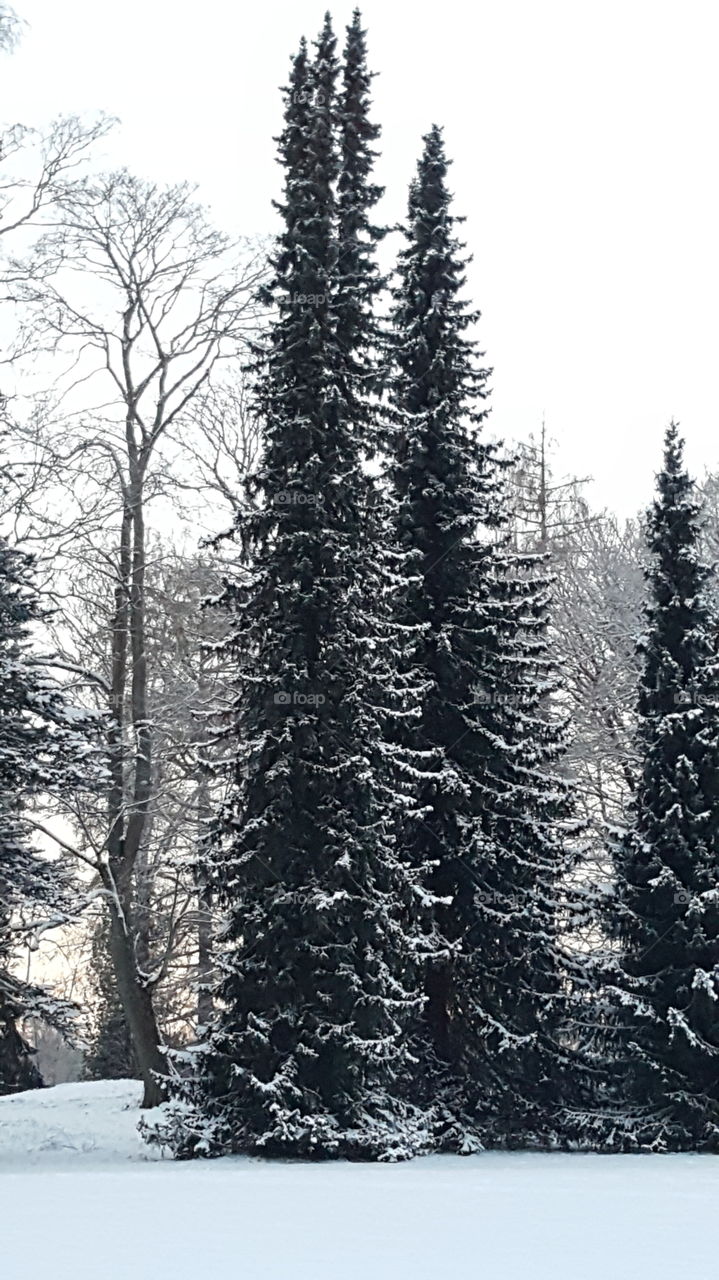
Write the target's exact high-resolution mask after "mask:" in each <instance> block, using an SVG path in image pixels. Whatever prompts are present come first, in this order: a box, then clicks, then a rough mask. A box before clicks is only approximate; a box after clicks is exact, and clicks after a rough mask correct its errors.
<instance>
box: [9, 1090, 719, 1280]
mask: <svg viewBox="0 0 719 1280" xmlns="http://www.w3.org/2000/svg"><path fill="white" fill-rule="evenodd" d="M137 1101H138V1090H137V1086H136V1085H134V1084H126V1083H124V1082H120V1083H106V1084H82V1085H62V1086H59V1087H58V1088H55V1089H47V1090H44V1091H42V1092H39V1093H26V1094H19V1095H17V1096H16V1097H13V1098H4V1099H2V1100H0V1174H5V1175H9V1176H6V1177H5V1178H4V1179H2V1181H1V1182H0V1205H2V1249H1V1250H0V1255H1V1257H2V1262H1V1263H0V1268H1V1274H2V1278H3V1280H26V1277H27V1276H32V1275H42V1276H47V1277H49V1278H50V1280H204V1278H205V1277H207V1280H214V1278H215V1277H218V1278H219V1280H330V1278H331V1280H390V1277H391V1280H405V1278H406V1280H454V1278H455V1277H456V1278H457V1280H460V1278H461V1280H464V1277H472V1278H473V1277H477V1278H478V1280H479V1278H484V1277H487V1280H520V1277H521V1280H550V1277H551V1280H630V1278H631V1280H670V1277H671V1280H678V1278H679V1280H681V1277H685V1276H686V1277H690V1278H691V1280H716V1278H717V1276H719V1228H718V1227H717V1204H718V1203H719V1161H717V1160H716V1159H715V1158H713V1157H711V1156H585V1155H577V1156H571V1155H551V1156H544V1155H494V1154H492V1155H480V1156H472V1157H469V1158H467V1159H461V1158H459V1157H458V1158H456V1159H455V1158H451V1157H437V1158H432V1159H426V1160H415V1161H414V1162H412V1163H410V1164H405V1165H393V1166H388V1165H348V1164H332V1165H306V1164H269V1163H264V1162H262V1161H256V1160H243V1159H227V1160H216V1161H210V1162H202V1163H200V1162H193V1163H191V1164H174V1163H172V1162H171V1161H163V1160H160V1159H159V1158H158V1157H157V1155H156V1153H154V1152H147V1151H146V1150H144V1149H143V1148H142V1146H141V1144H140V1142H139V1139H138V1138H137V1135H136V1132H135V1125H136V1122H137V1115H138V1113H137V1110H136V1107H137Z"/></svg>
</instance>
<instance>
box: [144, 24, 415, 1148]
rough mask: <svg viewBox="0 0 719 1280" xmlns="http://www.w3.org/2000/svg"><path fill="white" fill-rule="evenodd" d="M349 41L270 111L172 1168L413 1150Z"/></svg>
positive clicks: (354, 75)
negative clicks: (248, 511) (256, 295)
mask: <svg viewBox="0 0 719 1280" xmlns="http://www.w3.org/2000/svg"><path fill="white" fill-rule="evenodd" d="M361 39H362V37H361V30H360V27H359V19H358V17H357V18H355V20H354V24H353V28H352V30H351V33H350V43H351V48H352V50H353V61H352V65H351V67H350V64H349V63H348V68H347V80H346V82H345V92H344V95H343V96H342V97H341V98H340V99H339V101H338V95H337V91H336V78H337V72H338V64H337V58H336V55H335V39H334V36H333V33H332V29H331V25H330V21H329V18H328V19H327V20H326V22H325V26H324V29H323V32H322V35H321V37H320V40H319V42H318V45H317V52H316V57H315V58H314V60H312V61H310V59H309V57H308V51H307V48H306V46H305V45H304V44H303V45H302V47H301V49H300V52H299V54H298V56H297V57H296V58H295V60H294V62H293V67H292V75H291V80H290V85H289V89H288V91H287V94H286V114H285V127H284V131H283V133H282V136H281V140H280V156H281V160H282V163H283V165H284V168H285V194H284V201H283V204H282V205H281V206H280V210H281V214H282V217H283V221H284V230H283V232H282V235H281V237H280V240H279V244H278V247H277V251H276V253H275V255H274V259H273V264H272V266H273V278H272V282H271V285H270V287H269V290H268V299H267V300H268V301H269V302H271V303H272V305H273V307H274V308H275V315H276V318H275V320H274V322H273V323H272V326H271V329H270V332H269V335H268V338H267V341H266V343H265V345H264V346H263V347H262V348H261V350H260V351H259V352H258V355H257V368H256V379H257V389H258V392H257V394H258V405H257V409H258V415H259V418H260V420H261V421H262V423H263V426H264V444H265V448H264V456H263V461H262V464H261V466H260V468H259V470H258V471H257V473H256V474H255V476H254V478H253V486H254V490H255V493H256V495H257V498H258V505H259V511H258V513H257V514H255V515H254V516H252V517H251V518H249V519H248V520H245V521H243V522H242V524H241V525H239V526H238V530H237V532H238V536H240V537H242V539H243V541H244V546H245V548H246V551H247V553H248V555H249V558H250V567H249V569H248V571H247V572H246V573H245V574H244V575H243V576H241V577H240V578H238V579H236V580H233V581H232V582H230V583H228V585H227V588H226V591H225V594H224V598H223V601H222V603H223V604H224V606H225V608H227V609H228V610H229V611H230V613H231V615H232V616H233V618H234V621H235V630H234V632H233V635H232V638H231V640H230V642H229V644H228V646H227V654H228V655H229V656H230V657H231V659H232V661H233V662H234V664H235V666H236V670H237V696H236V701H235V705H234V720H233V726H232V733H233V735H234V736H235V737H236V744H237V745H236V757H235V760H234V764H233V768H232V787H231V791H230V797H229V801H228V803H227V806H226V808H225V810H224V811H223V813H222V814H221V818H220V823H219V831H218V837H219V839H218V843H217V844H216V845H215V855H214V865H213V879H214V883H215V886H216V893H217V897H218V901H219V902H220V904H221V906H222V907H224V909H225V912H226V926H225V929H224V932H223V934H222V936H221V938H220V943H219V948H220V953H219V956H218V964H219V969H220V972H221V981H220V984H219V989H218V991H217V1003H218V1008H219V1013H218V1015H217V1019H216V1022H215V1025H214V1026H213V1028H212V1030H211V1032H210V1035H209V1038H208V1040H207V1042H206V1043H205V1044H204V1045H203V1046H202V1047H201V1049H200V1051H199V1054H198V1055H197V1058H196V1068H195V1071H194V1072H193V1075H192V1079H190V1080H189V1081H188V1082H187V1083H185V1084H184V1085H180V1086H179V1088H178V1087H176V1089H175V1093H176V1100H175V1102H174V1103H170V1104H169V1107H168V1109H167V1110H168V1113H167V1116H166V1119H165V1120H164V1121H161V1122H160V1124H159V1126H158V1128H157V1130H156V1132H157V1136H158V1137H159V1138H160V1140H161V1141H165V1142H167V1143H168V1144H169V1145H170V1146H171V1147H172V1148H173V1150H174V1151H175V1152H176V1154H178V1155H180V1156H189V1155H196V1154H215V1153H218V1152H222V1151H227V1150H231V1151H247V1152H254V1153H265V1154H268V1155H282V1156H305V1157H315V1158H327V1157H338V1156H343V1155H344V1156H350V1157H353V1158H376V1157H382V1156H387V1155H392V1156H400V1155H406V1154H410V1153H411V1152H412V1151H414V1150H416V1149H418V1148H421V1146H422V1145H423V1143H424V1141H425V1134H424V1132H423V1128H422V1124H421V1120H420V1119H419V1118H418V1117H417V1116H416V1115H415V1114H414V1112H413V1109H412V1108H411V1106H409V1105H408V1103H407V1101H406V1097H405V1090H406V1078H407V1074H408V1067H409V1063H408V1043H409V1035H408V1027H409V1025H410V1024H411V1023H413V1022H414V1021H416V1019H417V1017H418V1015H419V1010H420V1008H421V1002H422V1001H421V991H420V989H419V982H418V966H417V963H416V945H417V938H416V936H415V934H414V933H413V921H414V915H415V910H414V903H415V901H416V900H417V897H418V895H417V890H418V888H419V885H418V883H417V879H416V877H415V876H414V874H413V871H412V869H411V868H410V867H409V866H408V865H407V864H406V863H405V861H404V860H403V859H402V857H401V856H400V855H399V853H398V850H397V848H396V844H395V824H394V821H393V817H392V815H390V813H389V812H388V809H389V798H390V792H391V778H390V774H391V764H390V763H389V760H390V758H391V753H390V757H387V758H385V757H384V756H383V753H382V751H381V743H382V740H383V720H384V717H385V715H386V714H387V713H386V709H385V708H384V707H378V706H376V705H375V701H374V694H375V692H376V691H377V689H378V687H379V685H380V684H381V680H380V673H381V671H382V670H383V664H384V662H385V657H384V655H385V654H386V651H387V634H388V633H387V626H386V622H385V619H384V617H383V604H382V600H381V599H380V600H373V599H372V596H373V594H374V584H377V586H376V589H377V592H379V594H380V596H382V594H383V591H384V585H383V584H384V581H385V580H384V575H383V572H382V570H381V568H380V567H378V566H377V564H376V549H375V548H374V546H373V539H372V536H370V531H371V530H372V529H373V528H374V519H373V518H370V511H371V509H372V502H371V494H370V484H369V481H368V478H367V476H366V474H365V471H364V469H363V467H362V451H363V445H364V442H363V439H362V432H361V431H360V430H358V428H359V427H361V426H362V425H363V424H364V423H366V422H367V421H368V419H369V414H370V410H369V408H368V404H367V395H368V392H369V387H368V386H364V385H363V380H364V379H366V378H367V377H368V374H367V370H368V367H369V366H368V363H367V360H366V344H367V342H368V340H369V338H368V334H369V323H370V322H369V320H368V316H367V306H368V299H369V298H370V297H371V294H372V290H373V288H374V284H373V283H367V281H368V278H369V277H368V272H369V270H370V268H369V267H368V266H367V263H368V256H367V255H368V254H369V252H370V249H371V239H372V236H371V233H370V232H369V230H368V228H369V223H368V213H367V211H368V209H369V208H370V207H371V204H372V203H373V199H374V197H373V195H372V193H371V192H370V191H369V189H368V188H367V187H366V186H363V183H364V182H365V179H366V170H365V171H364V172H363V168H364V166H365V163H366V157H367V156H368V154H369V153H368V152H367V151H366V150H365V147H366V145H367V144H368V142H369V140H371V138H372V136H373V135H372V133H371V132H364V133H360V131H359V125H360V124H361V120H360V116H361V114H362V113H363V112H364V109H365V108H364V102H363V95H364V88H363V84H364V83H365V80H364V77H365V71H364V69H363V53H362V50H361V43H360V42H361ZM352 130H357V132H356V133H355V134H354V135H353V134H352ZM342 139H344V141H343V142H342V144H341V145H342V148H343V151H342V154H340V142H341V140H342ZM343 156H344V169H342V163H343V159H342V157H343ZM350 170H351V172H350ZM340 174H342V182H341V183H340V182H339V178H340ZM338 187H339V188H340V189H339V190H338ZM369 381H371V378H369ZM384 692H385V693H386V696H387V697H388V698H390V699H391V698H392V697H393V696H394V694H393V693H392V690H386V691H384ZM395 799H396V801H397V803H400V804H401V803H402V802H403V793H402V792H398V794H397V795H396V796H395Z"/></svg>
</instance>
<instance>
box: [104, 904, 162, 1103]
mask: <svg viewBox="0 0 719 1280" xmlns="http://www.w3.org/2000/svg"><path fill="white" fill-rule="evenodd" d="M110 952H111V954H112V960H113V965H114V967H115V975H116V977H117V989H118V992H119V995H120V1000H121V1001H122V1007H123V1009H124V1011H125V1017H126V1018H127V1024H128V1026H129V1028H130V1035H131V1036H132V1041H133V1045H134V1047H135V1053H136V1055H137V1063H138V1066H139V1068H140V1072H141V1074H142V1080H143V1084H144V1086H145V1091H144V1096H143V1099H142V1105H143V1107H156V1106H159V1104H160V1103H161V1102H162V1100H163V1097H164V1092H163V1086H162V1082H161V1079H159V1078H158V1077H162V1076H165V1075H167V1061H166V1059H165V1058H164V1056H163V1054H162V1053H161V1052H160V1033H159V1030H158V1026H157V1020H156V1018H155V1011H154V1009H153V1006H152V996H151V994H150V991H149V989H148V988H147V987H146V986H144V985H143V983H142V981H141V979H140V975H139V974H138V971H137V964H136V961H135V949H134V945H133V941H132V936H131V935H130V934H129V933H128V931H127V929H126V928H125V921H124V919H123V916H122V914H121V910H120V908H119V907H118V903H117V901H116V900H113V899H111V900H110Z"/></svg>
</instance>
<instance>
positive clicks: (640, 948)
mask: <svg viewBox="0 0 719 1280" xmlns="http://www.w3.org/2000/svg"><path fill="white" fill-rule="evenodd" d="M700 523H701V504H700V502H699V500H698V498H697V495H696V492H695V488H694V482H693V481H692V480H691V479H690V477H689V476H688V474H687V471H686V467H685V464H684V460H683V441H682V439H681V437H680V435H679V431H678V428H677V426H676V424H674V423H673V424H672V425H671V426H670V427H669V429H668V431H667V434H666V440H665V452H664V465H663V468H662V471H661V472H660V474H659V477H658V488H657V496H656V499H655V502H654V504H653V507H652V509H651V510H650V512H649V517H648V545H649V551H650V554H651V562H650V566H649V568H648V570H647V582H648V587H649V604H648V606H647V615H646V632H645V636H644V638H643V640H642V642H641V645H640V656H641V659H642V673H641V677H640V685H639V698H638V733H637V748H638V752H639V757H640V773H639V780H638V784H637V788H636V792H635V795H634V797H633V800H632V804H631V808H630V814H629V821H628V825H627V829H626V832H625V833H624V834H623V835H622V836H621V837H620V838H619V840H618V842H617V846H616V849H615V868H616V884H615V888H614V892H613V895H612V896H611V897H610V899H609V903H608V923H609V929H610V933H611V934H612V936H613V937H614V939H615V942H616V944H617V946H618V954H617V955H616V958H615V962H614V965H613V968H612V972H611V974H610V984H609V991H608V994H609V997H610V1000H611V1001H612V1004H613V1008H614V1018H613V1025H612V1032H613V1034H612V1037H611V1041H610V1043H611V1045H612V1049H613V1058H614V1068H615V1080H616V1091H617V1092H618V1093H619V1094H620V1096H622V1097H623V1098H624V1100H625V1102H626V1104H627V1114H626V1117H625V1121H624V1123H623V1124H622V1125H619V1126H617V1127H616V1129H615V1138H614V1140H615V1141H617V1142H623V1143H625V1144H626V1145H628V1146H634V1147H648V1148H652V1149H706V1150H712V1151H716V1150H719V1077H718V1076H717V1059H718V1057H719V663H718V661H717V647H716V637H717V620H716V617H715V616H714V615H713V612H712V610H711V607H710V604H709V597H708V578H709V570H708V567H707V565H706V564H705V563H704V562H703V561H702V556H701V551H700V533H701V528H700Z"/></svg>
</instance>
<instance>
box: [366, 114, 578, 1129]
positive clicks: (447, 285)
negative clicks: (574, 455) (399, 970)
mask: <svg viewBox="0 0 719 1280" xmlns="http://www.w3.org/2000/svg"><path fill="white" fill-rule="evenodd" d="M446 174H447V161H446V159H445V155H444V146H443V141H442V136H441V132H440V130H439V129H437V128H436V127H435V128H433V129H432V130H431V131H430V133H429V134H428V135H427V137H426V138H425V146H424V152H423V155H422V158H421V160H420V163H419V168H418V173H417V178H416V180H415V182H414V183H413V185H412V188H411V191H410V203H409V221H408V225H407V230H406V241H407V246H406V248H405V249H404V251H403V252H402V254H401V255H400V264H399V273H398V275H399V279H398V285H397V288H396V291H395V309H394V311H393V314H392V317H391V334H392V337H393V346H394V368H395V372H394V377H393V381H392V389H391V403H392V411H393V413H392V417H393V432H392V454H393V462H392V480H393V484H394V488H395V491H396V495H397V501H398V533H399V539H400V544H401V547H402V549H403V550H404V551H405V552H406V554H407V555H408V556H409V557H410V559H411V560H412V562H413V563H414V564H415V565H416V567H417V570H418V577H417V578H415V579H414V580H413V581H411V582H408V584H407V589H406V591H405V592H404V598H403V605H402V611H401V617H402V619H403V620H404V621H405V622H406V623H407V624H408V625H409V624H410V623H411V622H415V623H417V622H418V623H419V624H420V627H419V631H418V633H417V638H416V643H415V645H414V650H413V652H412V654H411V659H410V660H411V662H412V664H413V665H414V667H415V668H416V669H417V670H418V671H419V672H421V673H423V674H424V676H425V693H424V698H423V704H422V715H421V719H420V721H419V723H418V725H417V728H416V731H414V732H413V733H412V735H411V736H412V742H413V745H414V747H415V748H416V750H417V751H418V752H420V753H423V754H424V759H425V773H424V777H423V779H421V780H420V783H419V804H418V809H417V813H416V815H415V816H414V817H413V818H412V819H410V821H409V823H408V824H407V828H406V832H405V840H406V842H407V844H408V846H409V847H410V848H411V849H412V851H413V862H414V863H415V865H416V866H418V867H419V866H424V865H425V864H426V863H427V862H429V861H434V863H435V864H436V865H435V872H434V877H433V882H432V886H431V887H432V890H433V892H434V894H435V895H436V897H437V899H438V905H437V907H436V910H435V913H434V919H435V927H436V936H435V938H434V939H433V946H434V947H435V948H438V951H437V952H436V955H435V958H434V959H433V960H432V961H431V962H430V964H429V965H428V970H427V985H426V991H427V998H428V999H427V1010H426V1035H427V1038H428V1042H429V1047H428V1053H429V1056H430V1060H431V1061H432V1062H433V1064H434V1067H433V1070H434V1074H435V1082H436V1083H435V1085H434V1086H433V1090H432V1091H433V1092H434V1093H435V1094H440V1095H443V1096H445V1097H447V1099H448V1103H447V1111H448V1112H449V1113H451V1112H452V1110H454V1111H455V1112H456V1111H457V1110H459V1112H460V1113H461V1114H462V1116H463V1117H464V1121H463V1123H464V1122H467V1123H469V1125H470V1127H471V1128H473V1129H474V1130H475V1132H478V1133H479V1135H480V1139H481V1141H483V1142H509V1143H512V1142H521V1141H525V1142H526V1141H534V1142H542V1141H551V1140H552V1137H553V1134H554V1132H555V1131H556V1126H557V1118H556V1111H557V1106H558V1102H559V1099H560V1098H561V1097H562V1096H565V1097H566V1081H567V1071H568V1061H567V1056H566V1053H565V1051H564V1048H563V1047H562V1042H561V1036H562V1032H561V1027H562V1023H563V1022H564V1021H566V1017H567V1010H566V1008H565V1007H564V1006H565V1004H566V1000H565V994H564V992H565V987H564V976H565V961H564V958H563V956H562V953H561V947H560V943H559V937H560V929H561V923H562V907H561V898H562V892H563V881H564V879H565V877H566V876H567V874H568V872H569V871H570V869H571V866H572V862H573V859H574V856H575V855H574V853H573V851H572V847H573V843H574V838H575V836H576V824H575V823H574V822H573V821H572V817H571V804H570V800H569V796H568V791H567V787H566V784H565V782H564V781H563V780H562V779H561V778H557V777H554V776H552V769H553V766H554V764H555V762H556V761H557V759H558V758H559V757H560V756H561V754H562V750H563V745H564V734H563V731H562V729H561V727H558V726H557V725H555V724H554V723H553V721H552V717H551V714H550V711H549V709H548V705H547V700H548V697H549V695H550V694H551V693H552V692H553V691H554V689H555V686H556V680H555V675H554V672H553V669H552V665H551V662H550V659H549V656H548V652H547V603H548V594H547V586H548V584H547V581H546V578H545V576H544V572H543V569H542V563H541V561H536V560H533V559H532V558H531V557H523V558H520V557H517V556H511V555H509V553H508V551H507V547H506V537H505V536H504V535H502V534H501V530H502V526H503V525H504V523H505V522H506V510H505V505H504V500H503V494H502V481H503V476H502V473H503V468H504V465H505V464H504V463H503V462H502V460H501V457H500V455H499V453H498V451H497V449H496V447H494V446H493V445H491V444H490V443H488V442H486V441H484V440H483V438H482V435H481V426H482V423H483V420H484V417H485V413H486V410H485V403H484V402H485V398H486V395H487V378H488V373H487V371H486V370H485V369H483V368H482V367H481V366H480V365H479V363H478V359H477V353H476V350H475V345H474V343H473V341H472V339H471V337H470V336H468V330H469V329H470V327H471V326H472V325H473V324H474V322H475V321H476V319H477V317H476V316H475V315H474V314H473V313H472V312H470V311H469V310H468V309H467V307H466V305H465V304H464V302H463V300H462V296H461V293H462V288H463V285H464V274H465V260H464V259H463V257H462V246H461V245H460V244H459V243H458V241H457V240H456V238H455V232H454V227H455V224H456V221H457V219H456V218H454V217H453V215H452V213H451V198H450V195H449V192H448V190H447V186H446ZM458 1081H459V1084H458V1083H457V1082H458ZM446 1140H447V1141H448V1142H452V1143H456V1142H457V1141H460V1142H464V1141H466V1137H465V1136H463V1128H462V1127H461V1126H460V1130H459V1134H458V1132H457V1128H456V1126H455V1125H454V1124H451V1125H450V1131H449V1135H448V1137H447V1139H446Z"/></svg>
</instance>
